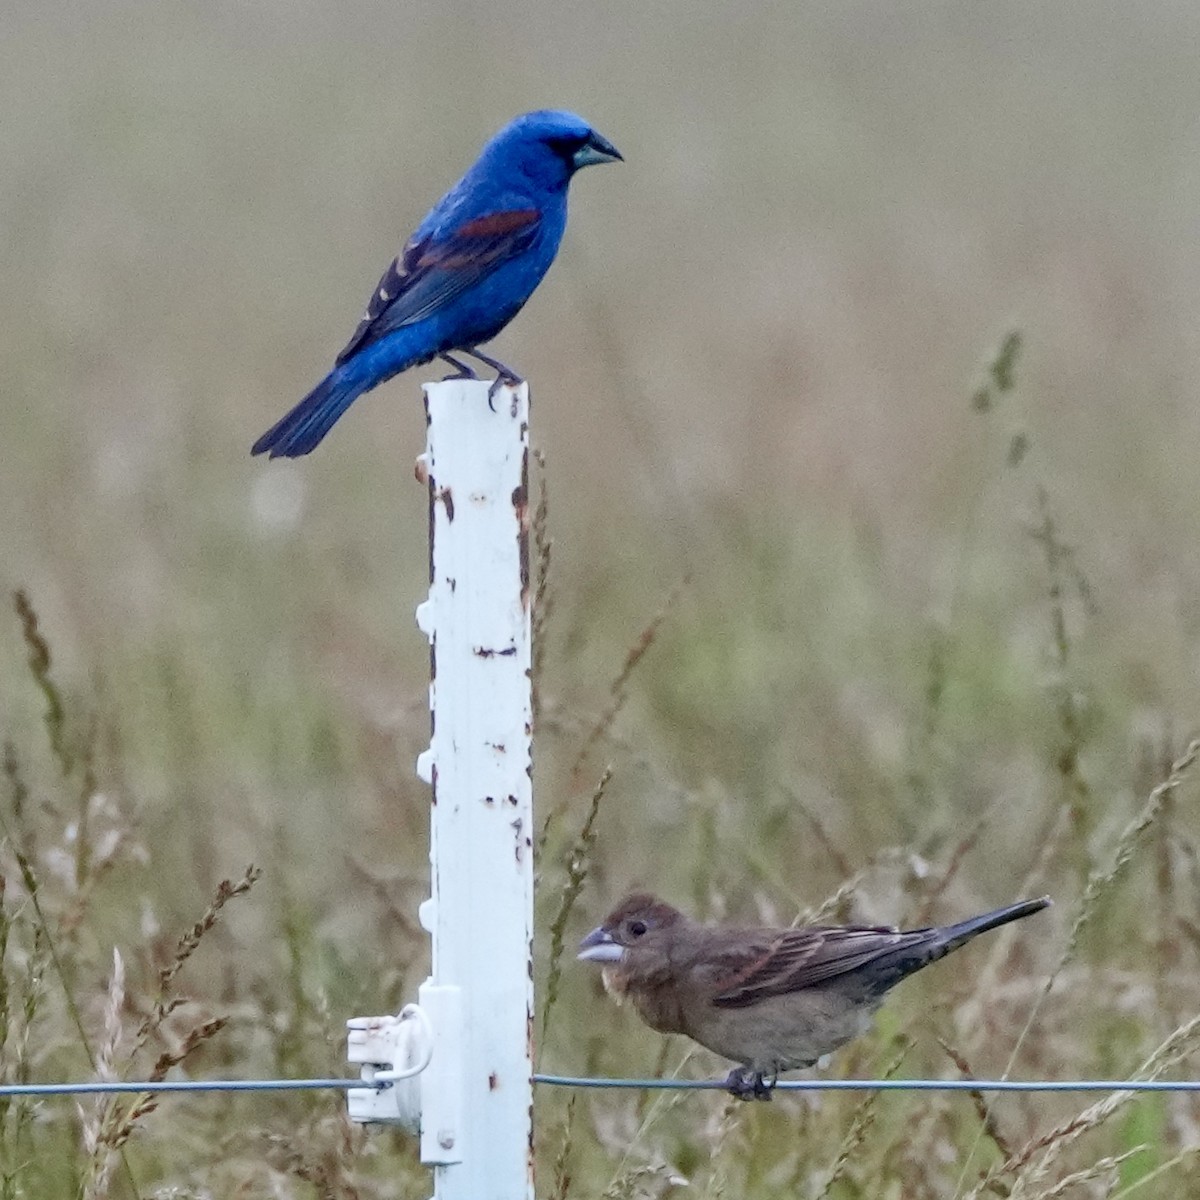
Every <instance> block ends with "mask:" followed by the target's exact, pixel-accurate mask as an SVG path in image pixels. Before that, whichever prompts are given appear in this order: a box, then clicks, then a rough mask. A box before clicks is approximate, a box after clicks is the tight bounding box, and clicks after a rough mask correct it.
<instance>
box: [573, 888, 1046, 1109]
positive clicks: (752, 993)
mask: <svg viewBox="0 0 1200 1200" xmlns="http://www.w3.org/2000/svg"><path fill="white" fill-rule="evenodd" d="M1049 904H1050V898H1049V897H1048V896H1043V897H1041V899H1039V900H1022V901H1021V902H1020V903H1019V904H1010V905H1009V906H1008V907H1006V908H998V909H996V910H995V911H994V912H989V913H984V914H983V915H982V916H978V917H972V918H971V919H970V920H967V921H960V922H959V923H958V924H957V925H944V926H933V927H931V928H928V929H910V930H905V931H901V930H899V929H896V928H894V927H889V926H886V925H884V926H869V925H841V926H837V925H810V926H807V927H804V928H798V929H774V928H767V927H763V926H756V927H741V928H738V927H732V926H717V927H714V926H706V925H700V924H697V923H696V922H695V921H692V920H691V919H690V918H688V917H686V916H684V915H683V913H681V912H679V911H678V910H677V909H674V908H672V907H671V906H670V905H669V904H665V903H663V901H661V900H659V899H657V897H655V896H651V895H647V894H638V895H633V896H628V897H626V898H625V899H624V900H623V901H621V903H620V904H619V905H617V907H616V908H615V909H613V911H612V912H611V913H610V914H609V915H608V917H607V918H606V919H605V921H604V924H603V925H601V926H600V927H599V928H597V929H593V930H592V932H591V933H589V934H588V935H587V937H585V938H584V939H583V941H582V942H581V943H580V951H579V957H580V958H581V959H584V960H586V961H588V962H598V963H603V964H604V986H605V988H606V989H607V990H608V992H609V993H610V994H611V995H613V996H615V997H616V998H617V1000H618V1001H623V1000H625V999H629V1000H631V1001H632V1002H633V1006H634V1008H636V1009H637V1011H638V1014H639V1016H641V1018H642V1020H644V1021H645V1022H646V1024H647V1025H649V1026H650V1027H651V1028H652V1029H657V1030H658V1031H659V1032H660V1033H684V1034H687V1036H688V1037H690V1038H692V1039H693V1041H697V1042H699V1043H700V1044H701V1045H702V1046H707V1047H708V1049H710V1050H715V1051H716V1052H717V1053H718V1054H721V1055H723V1056H724V1057H725V1058H732V1059H733V1060H734V1061H736V1062H740V1063H742V1064H743V1065H742V1066H740V1067H736V1068H734V1069H733V1070H732V1071H730V1073H729V1077H728V1078H727V1079H726V1081H725V1084H726V1086H727V1087H728V1088H729V1090H730V1091H731V1092H732V1093H733V1094H734V1095H735V1096H738V1097H740V1098H741V1099H743V1100H750V1099H763V1100H769V1099H770V1098H771V1088H772V1086H773V1085H774V1083H775V1079H776V1077H777V1076H778V1074H779V1072H780V1071H789V1070H793V1069H795V1068H797V1067H811V1066H812V1065H813V1063H815V1062H816V1061H817V1059H819V1058H820V1057H821V1056H822V1055H825V1054H828V1053H829V1052H830V1051H831V1050H836V1049H837V1047H838V1046H841V1045H844V1044H845V1043H846V1042H848V1041H850V1039H851V1038H854V1037H857V1036H858V1035H859V1034H860V1033H865V1032H866V1030H867V1029H869V1028H870V1024H871V1017H872V1015H873V1014H874V1012H875V1010H876V1009H877V1008H878V1007H879V1005H880V1004H881V1003H882V1001H883V996H884V993H885V992H887V991H889V990H890V989H891V988H893V987H895V985H896V984H898V983H899V982H900V980H902V979H903V978H904V977H905V976H907V975H911V974H912V973H913V972H914V971H919V970H920V969H921V968H922V967H926V966H928V965H929V964H930V963H931V962H935V961H936V960H937V959H939V958H942V957H943V956H944V955H947V954H949V953H950V951H951V950H957V949H958V948H959V946H963V945H965V944H966V943H967V942H969V941H970V940H971V939H972V938H973V937H975V936H976V934H980V933H983V932H985V931H986V930H988V929H995V928H996V927H997V926H998V925H1006V924H1007V923H1008V922H1009V921H1017V920H1020V918H1021V917H1028V916H1030V915H1031V914H1032V913H1035V912H1040V911H1041V910H1042V909H1043V908H1045V907H1046V906H1047V905H1049ZM768 1079H769V1080H770V1082H767V1081H768Z"/></svg>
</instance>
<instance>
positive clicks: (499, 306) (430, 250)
mask: <svg viewBox="0 0 1200 1200" xmlns="http://www.w3.org/2000/svg"><path fill="white" fill-rule="evenodd" d="M615 161H622V159H621V155H620V154H619V153H618V151H617V148H616V147H615V146H614V145H613V144H612V143H611V142H609V141H608V140H607V139H605V138H603V137H601V136H600V134H598V133H597V132H596V131H595V130H594V129H592V128H591V126H590V125H588V124H587V122H586V121H584V120H583V119H582V118H580V117H577V116H576V115H575V114H574V113H569V112H554V111H550V110H542V111H539V112H531V113H525V114H524V115H523V116H520V117H517V118H515V119H514V120H512V121H510V122H509V123H508V124H507V125H505V127H504V128H503V129H501V130H500V132H499V133H497V134H496V135H495V137H493V138H492V140H491V141H490V142H488V143H487V145H486V146H484V148H483V151H482V153H481V154H480V155H479V158H478V159H477V160H476V162H475V165H474V166H472V167H471V169H470V170H469V171H468V172H467V173H466V174H465V175H464V176H463V177H462V179H460V180H459V181H458V183H456V184H455V185H454V186H453V187H452V188H451V189H450V190H449V191H448V192H447V193H446V194H445V195H444V196H443V197H442V198H441V199H440V200H439V201H438V202H437V204H435V205H434V206H433V209H432V210H431V211H430V213H429V215H428V216H427V217H426V218H425V220H424V221H422V222H421V224H420V225H419V226H418V227H417V231H416V232H415V233H414V234H413V235H412V237H411V238H410V239H409V241H408V244H407V245H406V246H405V247H404V249H403V250H402V251H401V252H400V254H399V255H398V256H397V257H396V258H395V260H394V261H393V262H392V264H391V266H389V267H388V269H387V270H386V271H385V272H384V275H383V278H382V279H381V280H380V281H379V286H378V287H377V288H376V289H375V294H374V295H373V296H372V297H371V302H370V303H369V304H368V305H367V311H366V312H365V313H363V317H362V320H361V321H359V323H358V328H357V329H356V330H355V331H354V336H353V337H352V338H351V339H350V341H349V342H348V343H347V345H346V348H345V349H344V350H343V351H342V352H341V354H339V355H338V356H337V360H336V362H335V363H334V367H333V370H332V371H330V372H329V374H328V375H326V376H325V378H324V379H322V380H321V382H320V383H318V384H317V386H316V387H315V388H313V390H312V391H311V392H309V393H308V395H307V396H305V397H304V399H303V400H301V401H300V403H299V404H297V405H296V407H295V408H293V409H292V411H291V412H289V413H288V414H287V416H285V417H284V418H283V419H282V420H281V421H279V422H277V423H276V424H275V425H273V426H271V428H270V429H268V430H267V432H266V433H264V434H263V435H262V437H260V438H259V439H258V441H257V442H255V443H254V445H253V447H252V448H251V451H250V452H251V454H262V453H264V452H265V453H267V454H269V455H270V457H271V458H276V457H284V458H298V457H299V456H300V455H302V454H308V453H309V452H310V451H311V450H313V449H314V448H315V447H316V446H317V444H318V443H319V442H320V441H321V439H322V438H323V437H324V436H325V435H326V434H327V433H328V432H329V430H330V428H331V427H332V426H333V424H334V422H335V421H336V420H337V419H338V418H339V417H340V416H341V415H342V413H344V412H345V411H346V409H347V408H349V407H350V405H351V404H352V403H353V402H354V401H355V400H356V399H357V398H358V397H359V396H361V395H362V394H363V393H364V392H369V391H370V390H371V389H372V388H373V387H378V385H379V384H381V383H383V382H384V381H385V380H387V379H391V378H392V376H393V375H398V374H399V373H400V372H401V371H406V370H408V368H409V367H415V366H417V365H418V364H420V363H427V362H430V361H432V360H433V359H435V358H442V359H444V360H445V361H446V362H448V363H449V364H450V365H451V366H452V367H453V368H454V369H455V371H456V374H455V375H452V376H449V378H461V379H474V378H476V375H475V372H474V371H473V370H472V369H471V368H470V367H469V366H468V365H467V364H466V363H464V362H462V361H461V360H460V359H458V358H455V357H454V356H453V354H452V353H451V351H454V352H457V353H459V354H465V355H467V356H469V357H471V358H474V359H477V360H478V361H479V362H482V363H485V364H486V365H487V366H489V367H491V368H492V369H493V370H495V371H497V372H498V376H497V378H496V382H495V383H494V384H493V385H492V391H493V393H494V391H495V389H496V388H497V387H499V386H500V384H502V383H509V384H513V383H520V382H521V379H520V376H519V375H517V373H516V372H515V371H513V370H512V368H511V367H507V366H505V365H504V363H502V362H500V361H498V360H497V359H494V358H489V357H488V356H487V355H486V354H481V353H480V351H479V347H480V346H481V345H482V344H483V343H485V342H487V341H490V340H491V339H492V338H494V337H495V336H496V334H498V333H499V332H500V330H502V329H503V328H504V327H505V325H507V324H508V323H509V321H511V320H512V319H513V317H515V316H516V315H517V313H518V312H520V310H521V306H522V305H523V304H524V303H525V301H526V300H528V299H529V297H530V296H531V295H532V294H533V290H534V288H536V287H537V285H538V284H539V283H541V281H542V276H544V275H545V274H546V272H547V271H548V270H549V269H550V264H551V263H552V262H553V261H554V256H555V255H556V254H557V253H558V246H559V242H561V241H562V235H563V230H564V229H565V228H566V225H567V185H568V184H569V183H570V182H571V177H572V176H573V175H574V174H575V172H576V171H578V170H579V169H580V168H581V167H587V166H591V165H592V164H593V163H606V162H615ZM490 400H491V394H489V402H490Z"/></svg>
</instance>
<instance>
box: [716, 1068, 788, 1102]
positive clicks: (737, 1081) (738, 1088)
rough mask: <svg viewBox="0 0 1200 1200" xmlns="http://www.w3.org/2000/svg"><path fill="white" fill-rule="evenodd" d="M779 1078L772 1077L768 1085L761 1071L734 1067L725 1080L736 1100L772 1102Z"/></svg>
mask: <svg viewBox="0 0 1200 1200" xmlns="http://www.w3.org/2000/svg"><path fill="white" fill-rule="evenodd" d="M777 1078H778V1076H777V1075H772V1076H771V1081H770V1083H768V1082H767V1079H766V1076H764V1075H763V1073H762V1072H761V1071H753V1070H751V1069H750V1068H749V1067H734V1069H733V1070H732V1071H730V1072H729V1075H728V1076H727V1077H726V1079H725V1086H726V1087H727V1088H728V1089H729V1094H730V1095H731V1096H733V1097H734V1099H736V1100H770V1099H771V1093H772V1092H773V1091H774V1090H775V1081H776V1079H777Z"/></svg>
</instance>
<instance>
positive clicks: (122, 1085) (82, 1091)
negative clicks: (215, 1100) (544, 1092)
mask: <svg viewBox="0 0 1200 1200" xmlns="http://www.w3.org/2000/svg"><path fill="white" fill-rule="evenodd" d="M533 1082H534V1083H538V1084H544V1085H545V1086H547V1087H573V1088H615V1089H622V1090H626V1091H628V1090H643V1091H723V1090H724V1089H725V1081H724V1080H723V1079H595V1078H589V1077H587V1076H576V1075H534V1077H533ZM371 1086H372V1085H371V1084H370V1083H368V1082H366V1081H365V1080H362V1079H186V1080H184V1079H176V1080H167V1081H160V1082H157V1083H152V1082H149V1081H140V1082H133V1083H127V1082H124V1081H121V1082H115V1083H10V1084H2V1085H0V1099H6V1098H8V1097H12V1096H89V1095H97V1094H99V1095H104V1094H113V1093H131V1094H140V1093H145V1092H150V1093H158V1092H305V1091H307V1092H313V1091H348V1090H349V1089H350V1088H370V1087H371ZM390 1086H391V1084H390V1083H385V1084H382V1085H379V1086H378V1087H377V1088H376V1090H380V1091H382V1090H383V1088H385V1087H390ZM773 1090H775V1091H780V1092H1200V1079H1140V1080H1139V1079H781V1080H780V1081H779V1082H778V1083H776V1084H775V1087H774V1089H773Z"/></svg>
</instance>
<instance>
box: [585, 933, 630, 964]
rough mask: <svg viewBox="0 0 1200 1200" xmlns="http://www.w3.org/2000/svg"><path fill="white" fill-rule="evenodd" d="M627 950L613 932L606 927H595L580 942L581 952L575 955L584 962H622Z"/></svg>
mask: <svg viewBox="0 0 1200 1200" xmlns="http://www.w3.org/2000/svg"><path fill="white" fill-rule="evenodd" d="M624 953H625V951H624V950H623V949H622V948H621V947H620V946H618V945H617V943H616V942H614V941H613V939H612V934H611V933H609V932H608V931H607V930H606V929H604V928H598V929H593V930H592V932H591V933H589V934H588V935H587V937H585V938H584V939H583V941H582V942H580V943H579V953H578V954H577V955H576V956H575V957H576V958H578V959H581V960H582V961H583V962H600V963H610V962H620V961H621V957H622V955H623V954H624Z"/></svg>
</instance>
